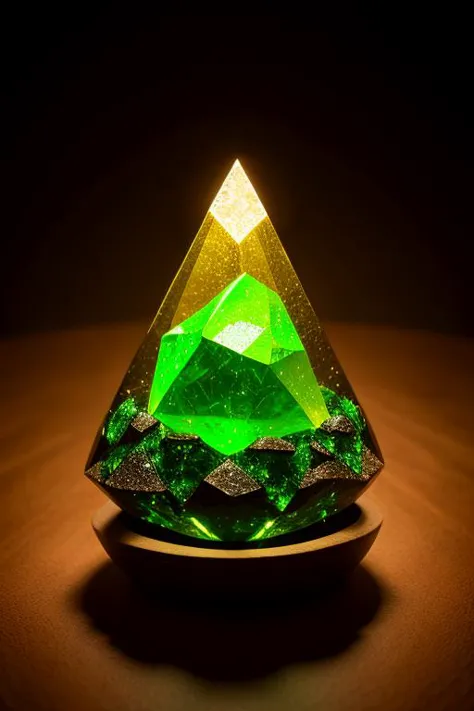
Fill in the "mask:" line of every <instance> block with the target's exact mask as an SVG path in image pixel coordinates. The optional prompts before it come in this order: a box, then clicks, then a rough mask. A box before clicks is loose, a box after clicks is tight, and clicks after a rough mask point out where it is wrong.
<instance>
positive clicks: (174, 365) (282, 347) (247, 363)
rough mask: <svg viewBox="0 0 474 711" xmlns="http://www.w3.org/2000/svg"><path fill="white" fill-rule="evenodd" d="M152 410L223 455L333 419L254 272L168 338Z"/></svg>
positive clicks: (277, 304)
mask: <svg viewBox="0 0 474 711" xmlns="http://www.w3.org/2000/svg"><path fill="white" fill-rule="evenodd" d="M148 410H149V412H150V414H152V415H153V416H154V417H156V418H157V419H159V420H160V421H161V422H164V424H165V425H167V426H168V427H170V428H171V429H173V430H174V431H175V432H183V433H188V434H196V435H199V436H200V437H201V439H202V440H203V441H204V442H206V443H207V444H209V445H210V446H211V447H213V448H214V449H216V450H217V451H218V452H222V453H223V454H233V453H235V452H238V451H240V450H242V449H245V448H246V447H247V446H249V445H251V444H252V443H253V442H255V441H256V440H257V439H260V438H262V437H266V436H272V437H282V436H283V435H288V434H292V433H294V432H300V431H302V430H307V429H308V428H310V427H318V426H319V425H320V424H321V423H322V422H324V420H326V419H327V418H328V417H329V414H328V411H327V408H326V405H325V402H324V399H323V396H322V394H321V391H320V388H319V385H318V383H317V380H316V377H315V375H314V373H313V370H312V368H311V364H310V362H309V359H308V356H307V354H306V351H305V349H304V346H303V344H302V343H301V340H300V338H299V336H298V333H297V332H296V329H295V327H294V325H293V323H292V321H291V318H290V316H289V315H288V312H287V310H286V309H285V306H284V305H283V302H282V300H281V299H280V297H279V296H278V294H276V293H275V292H274V291H272V290H271V289H269V288H268V287H267V286H265V285H264V284H261V283H260V282H259V281H257V280H256V279H255V278H254V277H252V276H250V275H249V274H243V275H242V276H240V277H238V278H237V279H236V280H235V281H233V282H232V283H231V284H230V285H229V286H228V287H227V288H226V289H224V290H223V291H222V292H221V293H220V294H218V295H217V296H216V297H215V298H214V299H213V300H212V301H211V302H210V303H209V304H207V305H206V306H204V307H203V308H202V309H200V310H199V311H198V312H197V313H196V314H194V315H193V316H191V317H190V318H189V319H187V320H186V321H183V323H181V324H179V325H178V326H175V328H173V329H172V330H171V331H169V332H168V333H166V334H165V335H164V336H163V338H162V339H161V346H160V351H159V355H158V362H157V366H156V370H155V375H154V378H153V383H152V387H151V392H150V400H149V405H148Z"/></svg>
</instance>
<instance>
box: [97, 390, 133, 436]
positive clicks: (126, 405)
mask: <svg viewBox="0 0 474 711" xmlns="http://www.w3.org/2000/svg"><path fill="white" fill-rule="evenodd" d="M137 413H138V408H137V406H136V404H135V400H134V399H133V398H131V397H129V398H127V400H124V401H123V402H122V404H121V405H120V406H119V407H117V409H116V410H115V412H113V413H112V414H111V415H110V417H109V419H108V421H107V424H106V425H105V428H104V434H105V437H106V439H107V442H108V443H109V444H117V442H119V441H120V439H121V438H122V437H123V435H124V434H125V432H126V430H127V427H128V426H129V424H130V422H131V421H132V420H133V418H134V417H135V415H136V414H137Z"/></svg>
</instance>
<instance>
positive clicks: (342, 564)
mask: <svg viewBox="0 0 474 711" xmlns="http://www.w3.org/2000/svg"><path fill="white" fill-rule="evenodd" d="M347 511H348V514H347V515H346V516H343V517H342V518H339V521H340V528H339V529H338V530H336V531H333V532H330V533H328V535H324V534H323V535H322V533H321V525H319V528H318V526H317V525H316V526H311V527H310V528H307V529H305V530H304V532H299V533H298V536H297V537H295V540H296V542H291V537H288V536H285V543H284V544H283V545H282V544H280V545H278V544H277V539H273V540H272V541H266V545H265V547H247V548H238V549H235V548H234V549H228V548H223V547H212V548H211V547H202V546H201V545H200V542H199V541H198V540H197V539H196V540H195V541H194V539H191V538H187V537H184V536H182V537H175V541H176V540H177V541H179V542H170V541H169V540H166V541H165V540H160V539H157V538H151V537H149V536H147V535H143V533H141V532H138V530H137V528H136V525H135V523H134V522H133V520H132V519H130V518H129V517H128V516H127V514H125V513H123V512H122V511H121V510H120V509H119V508H118V507H117V506H116V505H115V504H113V503H112V502H111V501H109V502H107V503H106V504H105V505H104V506H103V507H102V508H100V509H98V510H97V511H96V512H95V514H94V515H93V517H92V526H93V528H94V531H95V532H96V534H97V537H98V538H99V540H100V542H101V543H102V545H103V547H104V548H105V550H106V551H107V553H108V555H109V556H110V557H111V559H112V560H113V561H114V563H116V565H118V566H119V567H120V568H121V569H122V570H123V571H124V572H125V573H126V574H127V575H128V576H130V577H131V578H132V579H134V580H136V581H137V582H139V583H141V584H143V585H145V586H146V587H147V588H151V589H153V590H155V591H157V592H161V593H172V594H175V593H181V594H183V595H191V594H192V595H202V596H206V597H208V596H209V595H211V596H216V595H222V594H223V595H231V596H235V595H238V596H239V597H240V596H241V595H246V594H251V595H252V596H255V594H258V593H262V594H266V595H276V594H281V593H285V592H288V591H290V590H291V591H294V590H295V589H307V588H315V587H322V586H325V585H326V584H331V583H333V582H334V581H335V580H338V579H340V578H342V577H344V576H346V575H347V574H348V573H350V572H351V571H352V570H353V569H354V568H355V567H356V566H357V565H358V564H359V563H360V561H361V560H362V559H363V558H364V556H365V555H366V554H367V552H368V551H369V549H370V547H371V546H372V544H373V542H374V541H375V539H376V537H377V534H378V532H379V530H380V527H381V525H382V517H381V515H380V513H379V512H378V510H377V509H376V507H375V506H374V504H373V503H372V502H370V501H367V502H365V503H364V504H359V505H357V504H353V505H352V506H351V507H349V509H348V510H347ZM339 516H340V517H341V516H342V515H341V514H340V515H339ZM302 533H303V536H304V537H303V538H302V536H301V534H302ZM311 536H313V537H311ZM314 536H317V537H314ZM273 541H274V542H275V544H274V545H272V544H273Z"/></svg>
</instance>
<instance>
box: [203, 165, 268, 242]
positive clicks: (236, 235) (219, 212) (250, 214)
mask: <svg viewBox="0 0 474 711" xmlns="http://www.w3.org/2000/svg"><path fill="white" fill-rule="evenodd" d="M209 212H210V213H211V215H213V216H214V217H215V218H216V220H218V221H219V222H220V224H221V225H222V227H223V228H224V229H225V230H226V231H227V232H228V233H229V234H230V236H231V237H232V238H233V239H235V241H236V242H237V243H240V242H242V240H244V239H245V237H247V235H248V234H249V232H251V231H252V230H253V229H254V227H256V226H257V225H258V223H259V222H261V221H262V220H263V218H264V217H266V216H267V213H266V211H265V208H264V207H263V205H262V203H261V202H260V200H259V197H258V195H257V193H256V192H255V188H254V187H253V185H252V183H251V182H250V180H249V179H248V178H247V175H246V174H245V171H244V169H243V168H242V166H241V165H240V163H239V161H238V160H236V161H235V163H234V165H233V166H232V168H231V170H230V172H229V174H228V176H227V178H226V179H225V180H224V182H223V184H222V187H221V189H220V190H219V192H218V193H217V195H216V197H215V198H214V202H213V203H212V205H211V207H210V210H209Z"/></svg>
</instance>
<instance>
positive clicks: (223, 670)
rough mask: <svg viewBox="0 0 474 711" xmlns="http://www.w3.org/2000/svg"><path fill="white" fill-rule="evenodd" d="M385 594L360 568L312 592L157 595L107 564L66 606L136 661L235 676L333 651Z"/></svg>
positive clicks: (351, 639) (355, 634) (354, 635)
mask: <svg viewBox="0 0 474 711" xmlns="http://www.w3.org/2000/svg"><path fill="white" fill-rule="evenodd" d="M251 584H252V583H251V581H249V585H251ZM386 598H387V592H386V591H384V590H383V588H382V586H381V585H380V583H379V582H377V580H376V579H375V578H374V576H373V575H372V574H371V573H369V571H368V570H367V569H366V568H365V567H364V566H359V567H358V568H357V569H356V570H355V571H354V573H353V574H352V575H351V576H350V577H348V578H347V579H346V580H345V581H342V582H340V583H338V584H336V585H333V586H332V587H330V588H327V589H325V590H323V591H319V592H318V593H315V592H311V593H304V592H302V591H300V592H298V593H297V595H291V596H286V597H284V598H279V599H272V600H270V601H265V600H259V599H255V600H252V599H249V600H247V601H239V600H222V599H218V598H217V597H216V598H214V599H212V600H209V599H208V600H202V599H197V598H195V597H194V596H193V592H192V590H189V591H188V593H187V594H183V595H181V596H179V597H176V596H175V597H173V599H170V598H169V597H168V598H167V597H166V596H157V595H156V593H155V594H151V593H149V592H147V591H145V590H143V589H140V588H138V587H136V585H134V583H133V582H132V581H131V580H129V579H128V578H127V577H126V576H125V575H124V574H123V573H122V572H121V571H120V570H119V569H118V568H117V567H116V566H115V565H113V564H112V563H110V562H108V563H106V564H104V565H102V566H101V567H100V568H99V569H97V570H96V571H95V572H94V573H93V574H92V576H91V577H90V578H89V579H87V580H86V581H85V582H84V583H83V584H82V585H81V586H80V587H79V588H78V589H76V590H75V591H74V596H73V604H74V606H75V608H76V609H77V610H78V611H79V612H80V614H82V615H85V617H86V618H87V619H88V621H89V622H90V624H91V625H92V627H93V628H94V629H95V630H97V631H99V632H100V633H102V634H105V635H106V637H107V638H108V642H109V644H110V645H111V646H112V647H114V648H115V649H118V650H120V651H121V652H122V653H123V654H125V655H126V656H128V657H130V658H132V659H134V660H136V661H138V662H141V663H143V664H160V665H171V666H176V667H178V668H181V669H185V670H187V671H188V672H191V673H193V674H194V675H196V676H200V677H203V678H206V679H209V680H214V681H238V680H251V679H255V678H259V677H264V676H266V675H268V674H271V673H272V672H275V671H276V670H277V669H279V668H281V667H285V666H288V665H291V664H295V663H298V662H309V661H315V660H318V659H323V658H327V657H332V656H334V655H338V654H341V653H342V652H344V650H346V649H347V648H348V647H350V646H351V645H353V644H355V643H357V642H358V640H359V639H360V632H361V630H362V628H364V627H366V626H367V625H368V624H369V623H370V622H371V621H372V620H373V619H374V617H375V616H376V614H377V613H378V612H379V610H380V608H381V605H382V602H383V601H385V600H386Z"/></svg>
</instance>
